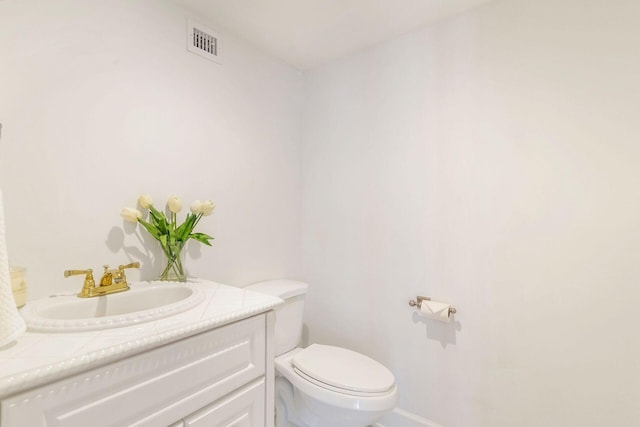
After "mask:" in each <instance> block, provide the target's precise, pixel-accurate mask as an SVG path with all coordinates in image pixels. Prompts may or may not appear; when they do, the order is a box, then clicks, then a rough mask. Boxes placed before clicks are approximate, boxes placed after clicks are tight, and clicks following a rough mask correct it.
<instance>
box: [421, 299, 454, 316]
mask: <svg viewBox="0 0 640 427" xmlns="http://www.w3.org/2000/svg"><path fill="white" fill-rule="evenodd" d="M416 300H417V301H414V300H410V301H409V305H410V306H411V307H417V308H420V307H421V306H422V301H431V298H430V297H421V296H417V297H416ZM456 313H457V310H456V309H455V307H449V316H451V315H452V314H456Z"/></svg>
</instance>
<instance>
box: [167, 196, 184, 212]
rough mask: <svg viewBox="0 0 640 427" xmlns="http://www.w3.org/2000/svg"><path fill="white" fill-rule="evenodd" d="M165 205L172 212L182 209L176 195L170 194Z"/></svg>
mask: <svg viewBox="0 0 640 427" xmlns="http://www.w3.org/2000/svg"><path fill="white" fill-rule="evenodd" d="M167 207H168V208H169V210H170V211H171V212H173V213H178V212H180V210H182V202H181V201H180V199H179V198H178V196H171V197H169V200H167Z"/></svg>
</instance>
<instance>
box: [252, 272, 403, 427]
mask: <svg viewBox="0 0 640 427" xmlns="http://www.w3.org/2000/svg"><path fill="white" fill-rule="evenodd" d="M307 288H308V285H307V284H306V283H303V282H297V281H291V280H271V281H268V282H260V283H257V284H254V285H251V286H249V287H248V288H247V289H251V290H253V291H257V292H263V293H268V294H270V295H275V296H278V297H280V298H282V299H284V300H285V304H283V305H281V306H279V307H277V308H276V322H275V348H276V358H275V369H276V381H275V383H276V386H275V388H276V389H275V400H276V411H275V412H276V427H329V426H330V427H364V426H367V425H370V424H372V423H374V422H375V421H377V420H379V419H380V418H382V417H383V416H384V415H386V414H387V413H388V412H390V411H391V410H392V409H393V408H394V407H395V405H396V403H397V400H398V391H397V388H396V385H395V379H394V377H393V374H392V373H391V372H390V371H389V370H388V369H387V368H386V367H384V366H383V365H382V364H380V363H378V362H377V361H375V360H373V359H371V358H369V357H367V356H365V355H363V354H360V353H357V352H355V351H352V350H348V349H345V348H341V347H335V346H329V345H320V344H312V345H310V346H309V347H307V348H300V347H297V345H298V344H299V341H300V337H301V332H302V315H303V306H304V296H305V294H306V291H307Z"/></svg>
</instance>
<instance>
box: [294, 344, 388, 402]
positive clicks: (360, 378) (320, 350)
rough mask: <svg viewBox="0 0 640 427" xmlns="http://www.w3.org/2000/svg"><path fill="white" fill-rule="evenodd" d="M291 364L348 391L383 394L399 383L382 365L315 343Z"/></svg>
mask: <svg viewBox="0 0 640 427" xmlns="http://www.w3.org/2000/svg"><path fill="white" fill-rule="evenodd" d="M291 363H292V365H293V367H294V368H295V369H296V370H298V371H299V372H302V373H303V374H304V375H305V376H307V377H310V378H312V379H315V380H317V381H320V382H322V383H324V384H327V385H329V386H331V387H335V388H338V389H342V390H345V391H347V390H348V391H355V392H365V393H382V392H385V391H388V390H390V389H391V388H392V387H393V385H394V382H395V380H394V378H393V374H392V373H391V371H389V370H388V369H387V368H385V367H384V366H382V365H381V364H380V363H378V362H376V361H375V360H373V359H371V358H369V357H367V356H365V355H363V354H360V353H356V352H355V351H351V350H347V349H345V348H340V347H333V346H329V345H320V344H312V345H310V346H309V347H307V348H306V349H304V350H302V351H301V352H299V353H298V354H296V355H295V356H294V357H293V359H292V361H291Z"/></svg>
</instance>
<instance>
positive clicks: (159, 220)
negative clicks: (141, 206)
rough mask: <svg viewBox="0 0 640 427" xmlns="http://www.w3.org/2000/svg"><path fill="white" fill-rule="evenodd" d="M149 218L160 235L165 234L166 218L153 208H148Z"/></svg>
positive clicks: (166, 227) (166, 228) (167, 227)
mask: <svg viewBox="0 0 640 427" xmlns="http://www.w3.org/2000/svg"><path fill="white" fill-rule="evenodd" d="M149 216H150V217H151V221H152V222H153V224H154V225H155V226H156V227H157V228H158V231H160V232H161V233H162V234H166V233H167V230H168V229H169V226H168V224H169V223H168V222H167V217H166V216H165V215H164V213H163V212H160V211H159V210H158V209H156V208H154V207H153V206H149Z"/></svg>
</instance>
